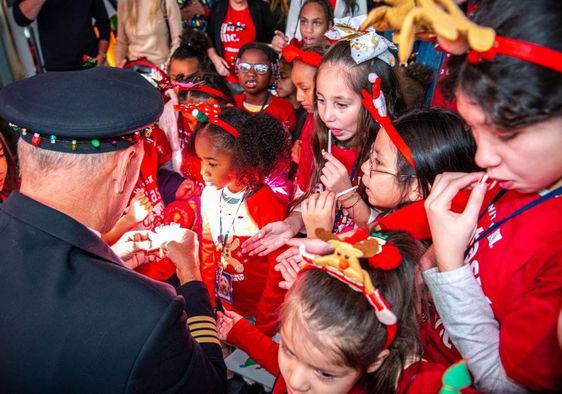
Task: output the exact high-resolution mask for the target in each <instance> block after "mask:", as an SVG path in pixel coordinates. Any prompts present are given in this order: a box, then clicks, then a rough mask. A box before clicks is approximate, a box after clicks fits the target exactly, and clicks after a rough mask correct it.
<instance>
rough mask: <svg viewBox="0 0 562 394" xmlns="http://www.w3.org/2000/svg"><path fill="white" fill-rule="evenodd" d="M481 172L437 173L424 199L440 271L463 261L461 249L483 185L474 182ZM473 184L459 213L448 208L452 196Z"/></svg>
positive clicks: (471, 227)
mask: <svg viewBox="0 0 562 394" xmlns="http://www.w3.org/2000/svg"><path fill="white" fill-rule="evenodd" d="M483 175H484V174H483V173H482V172H475V173H470V174H465V173H444V174H440V175H437V177H436V178H435V182H434V183H433V187H432V189H431V193H430V194H429V196H428V197H427V199H426V201H425V210H426V212H427V218H428V220H429V227H430V229H431V236H432V240H433V249H434V255H435V262H436V264H437V267H438V268H439V270H440V271H452V270H455V269H458V268H460V267H462V265H463V264H464V251H465V249H466V246H467V245H468V243H469V242H470V238H471V237H472V234H473V232H474V230H475V229H476V225H477V222H478V214H479V213H480V207H481V206H482V202H483V201H484V196H485V194H486V190H487V185H486V184H480V183H478V182H479V180H480V179H481V178H482V176H483ZM470 186H474V188H473V189H472V193H471V194H470V198H469V200H468V203H467V204H466V208H465V209H464V212H462V213H455V212H453V211H451V204H452V201H453V198H454V197H455V196H456V195H457V193H458V192H459V191H461V190H462V189H465V188H468V187H470Z"/></svg>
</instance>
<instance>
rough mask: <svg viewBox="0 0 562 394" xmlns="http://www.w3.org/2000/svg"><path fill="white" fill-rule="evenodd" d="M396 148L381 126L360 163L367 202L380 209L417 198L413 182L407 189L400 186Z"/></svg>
mask: <svg viewBox="0 0 562 394" xmlns="http://www.w3.org/2000/svg"><path fill="white" fill-rule="evenodd" d="M398 154H399V153H398V150H397V149H396V147H395V146H394V144H393V143H392V141H391V139H390V137H389V136H388V134H387V133H386V131H385V130H384V129H383V128H381V129H380V130H379V132H378V134H377V138H376V139H375V142H374V143H373V146H372V148H371V153H370V155H369V160H367V161H366V162H364V163H363V164H362V165H361V171H362V172H363V176H362V177H361V180H362V182H363V184H364V185H365V191H366V193H367V197H368V198H369V204H371V205H372V206H374V207H377V208H382V209H393V208H396V207H397V206H398V205H400V204H401V203H403V202H406V201H405V200H407V201H416V200H418V199H419V196H418V194H417V193H416V189H415V182H410V186H409V187H408V190H407V191H406V192H404V190H403V189H402V188H401V187H400V184H399V179H398V177H400V175H399V174H397V171H398V169H397V168H396V161H397V158H398V156H397V155H398Z"/></svg>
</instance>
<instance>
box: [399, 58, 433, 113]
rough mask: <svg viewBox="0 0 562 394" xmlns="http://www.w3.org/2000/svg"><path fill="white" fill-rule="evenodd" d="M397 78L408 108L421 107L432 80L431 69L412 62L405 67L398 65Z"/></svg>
mask: <svg viewBox="0 0 562 394" xmlns="http://www.w3.org/2000/svg"><path fill="white" fill-rule="evenodd" d="M396 71H397V72H398V79H399V80H400V85H401V86H402V93H403V95H404V101H405V103H406V106H407V107H408V108H409V109H412V108H422V107H423V106H424V101H425V93H426V92H427V88H428V87H429V86H430V85H431V82H432V80H433V71H432V70H431V69H430V68H429V67H427V66H425V65H423V64H420V63H416V62H412V63H409V64H408V65H407V66H406V67H398V68H397V69H396Z"/></svg>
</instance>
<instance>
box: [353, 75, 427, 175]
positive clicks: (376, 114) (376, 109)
mask: <svg viewBox="0 0 562 394" xmlns="http://www.w3.org/2000/svg"><path fill="white" fill-rule="evenodd" d="M373 75H374V76H375V80H374V81H373V88H372V92H373V94H372V95H371V94H369V92H367V90H366V89H363V90H362V91H361V95H362V96H363V100H362V103H363V105H364V106H365V108H366V109H367V111H369V113H370V114H371V116H372V117H373V119H375V120H376V121H377V123H378V124H380V125H381V127H383V128H384V130H385V131H386V133H387V134H388V136H389V137H390V140H391V141H392V143H393V144H394V145H396V148H397V149H398V151H399V152H400V153H401V154H402V156H404V158H405V159H406V161H407V162H408V163H409V164H410V165H411V166H412V168H416V166H415V164H414V159H413V156H412V151H411V150H410V147H409V146H408V145H407V144H406V142H405V141H404V140H403V139H402V137H401V136H400V134H399V133H398V131H396V129H395V128H394V125H393V124H392V120H391V119H390V116H388V113H387V109H386V102H385V99H384V94H383V92H382V90H381V79H380V78H379V76H378V75H376V74H373Z"/></svg>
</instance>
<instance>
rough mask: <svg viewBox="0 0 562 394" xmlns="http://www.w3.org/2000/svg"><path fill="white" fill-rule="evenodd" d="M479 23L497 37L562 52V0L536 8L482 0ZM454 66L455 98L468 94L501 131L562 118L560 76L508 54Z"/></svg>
mask: <svg viewBox="0 0 562 394" xmlns="http://www.w3.org/2000/svg"><path fill="white" fill-rule="evenodd" d="M474 20H475V22H476V23H478V24H479V25H483V26H489V27H492V28H493V29H494V30H495V31H496V34H497V35H501V36H505V37H510V38H515V39H519V40H524V41H528V42H532V43H534V44H537V45H541V46H545V47H548V48H552V49H554V50H557V51H562V38H561V37H562V23H560V21H561V20H562V2H560V1H558V0H537V1H533V3H532V5H531V6H529V4H528V3H527V2H524V1H510V0H494V1H488V0H487V1H482V2H481V4H479V7H478V10H477V11H476V13H475V15H474ZM453 58H456V59H453ZM449 64H450V66H449V67H450V68H449V70H450V74H449V75H450V76H451V79H450V80H449V82H451V83H450V84H449V85H448V86H449V92H448V93H449V97H451V96H452V93H454V92H455V91H462V93H463V94H465V95H466V96H468V98H469V99H471V100H472V101H474V102H475V103H476V104H477V105H478V106H479V107H480V108H481V109H482V111H484V113H485V114H486V117H487V118H488V121H489V122H490V123H491V124H493V125H494V126H495V127H497V128H498V129H500V130H502V129H503V130H506V131H510V132H512V131H513V129H517V128H521V127H526V126H529V125H531V124H534V123H538V122H542V121H546V120H548V119H550V118H553V117H559V116H561V115H562V78H560V73H559V72H556V71H554V70H551V69H549V68H546V67H542V66H539V65H537V64H533V63H530V62H527V61H524V60H520V59H517V58H514V57H510V56H504V55H497V56H496V57H495V58H494V59H492V60H490V61H487V60H485V61H481V62H480V63H477V64H471V63H469V62H468V61H467V60H466V56H464V55H463V56H457V57H451V61H450V62H449Z"/></svg>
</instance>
